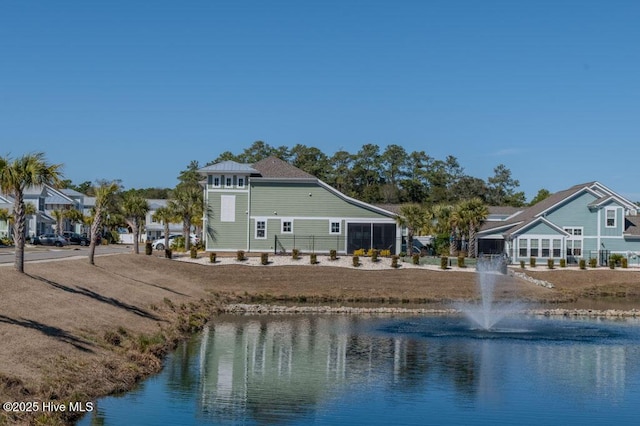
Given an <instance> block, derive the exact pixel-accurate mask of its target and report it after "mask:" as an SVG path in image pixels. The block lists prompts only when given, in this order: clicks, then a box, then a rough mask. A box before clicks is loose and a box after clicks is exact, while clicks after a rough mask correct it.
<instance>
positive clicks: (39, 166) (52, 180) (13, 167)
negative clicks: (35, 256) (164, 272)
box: [0, 152, 62, 273]
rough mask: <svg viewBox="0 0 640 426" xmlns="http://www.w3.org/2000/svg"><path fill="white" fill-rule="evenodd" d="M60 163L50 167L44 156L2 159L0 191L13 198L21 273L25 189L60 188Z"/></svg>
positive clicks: (22, 264) (16, 241) (15, 242)
mask: <svg viewBox="0 0 640 426" xmlns="http://www.w3.org/2000/svg"><path fill="white" fill-rule="evenodd" d="M61 168H62V165H61V164H50V163H48V162H47V160H46V158H45V155H44V153H42V152H36V153H33V154H26V155H23V156H22V157H20V158H17V159H15V160H13V161H12V160H10V159H9V158H8V157H4V158H3V157H0V190H1V191H2V192H4V193H5V194H8V195H10V196H11V197H13V200H14V204H13V217H14V224H13V238H14V244H15V251H16V255H15V263H14V266H15V268H16V270H17V271H18V272H21V273H24V243H25V227H26V213H25V204H24V190H25V189H26V188H28V187H30V186H35V185H57V184H58V183H59V182H60V179H61V178H62V173H61Z"/></svg>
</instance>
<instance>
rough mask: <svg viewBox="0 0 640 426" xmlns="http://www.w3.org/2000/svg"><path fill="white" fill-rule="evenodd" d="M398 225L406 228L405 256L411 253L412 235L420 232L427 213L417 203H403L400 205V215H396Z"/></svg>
mask: <svg viewBox="0 0 640 426" xmlns="http://www.w3.org/2000/svg"><path fill="white" fill-rule="evenodd" d="M396 221H397V222H398V225H400V226H404V227H406V228H407V256H411V255H412V254H413V237H414V235H415V233H416V232H420V231H421V230H422V228H424V226H425V224H426V222H427V213H426V211H425V209H424V208H422V207H420V206H419V205H418V204H405V205H403V206H402V207H400V215H399V216H397V217H396Z"/></svg>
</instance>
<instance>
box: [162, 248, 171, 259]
mask: <svg viewBox="0 0 640 426" xmlns="http://www.w3.org/2000/svg"><path fill="white" fill-rule="evenodd" d="M172 256H173V251H171V249H164V257H166V258H167V259H171V257H172Z"/></svg>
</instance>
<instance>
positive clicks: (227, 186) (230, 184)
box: [224, 177, 233, 188]
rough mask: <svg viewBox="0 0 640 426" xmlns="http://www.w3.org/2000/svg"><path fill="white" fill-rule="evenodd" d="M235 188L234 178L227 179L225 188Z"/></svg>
mask: <svg viewBox="0 0 640 426" xmlns="http://www.w3.org/2000/svg"><path fill="white" fill-rule="evenodd" d="M232 186H233V178H231V177H227V178H225V179H224V187H225V188H231V187H232Z"/></svg>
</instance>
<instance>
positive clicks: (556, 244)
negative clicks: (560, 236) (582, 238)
mask: <svg viewBox="0 0 640 426" xmlns="http://www.w3.org/2000/svg"><path fill="white" fill-rule="evenodd" d="M561 246H562V241H560V240H553V257H560V253H561V251H562V250H561Z"/></svg>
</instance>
